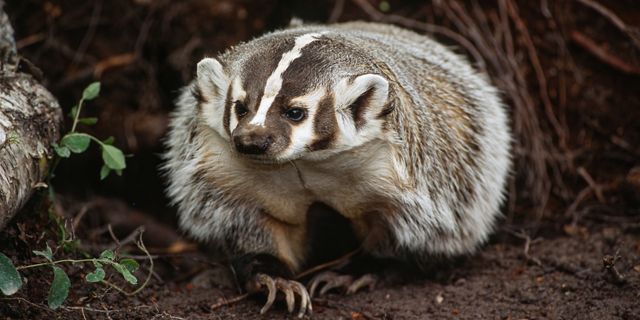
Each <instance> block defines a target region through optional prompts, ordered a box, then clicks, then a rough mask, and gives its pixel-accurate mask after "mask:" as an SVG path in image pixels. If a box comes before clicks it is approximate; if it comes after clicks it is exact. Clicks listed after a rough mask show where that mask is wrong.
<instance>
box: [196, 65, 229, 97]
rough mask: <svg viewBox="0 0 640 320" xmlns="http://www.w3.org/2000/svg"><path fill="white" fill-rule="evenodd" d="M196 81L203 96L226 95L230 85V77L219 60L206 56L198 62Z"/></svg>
mask: <svg viewBox="0 0 640 320" xmlns="http://www.w3.org/2000/svg"><path fill="white" fill-rule="evenodd" d="M196 83H197V85H198V88H199V89H200V94H202V96H203V98H205V99H207V98H215V97H220V96H224V94H225V91H226V89H227V87H228V86H229V77H228V76H227V74H226V73H225V72H224V68H223V67H222V65H221V64H220V62H218V60H216V59H214V58H204V59H202V61H200V62H198V71H197V75H196Z"/></svg>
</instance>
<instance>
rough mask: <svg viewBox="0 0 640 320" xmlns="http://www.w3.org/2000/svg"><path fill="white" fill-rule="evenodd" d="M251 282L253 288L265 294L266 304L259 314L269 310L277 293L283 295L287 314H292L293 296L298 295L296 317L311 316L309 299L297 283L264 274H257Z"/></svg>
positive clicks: (301, 286) (294, 300) (294, 302)
mask: <svg viewBox="0 0 640 320" xmlns="http://www.w3.org/2000/svg"><path fill="white" fill-rule="evenodd" d="M253 280H254V284H253V287H254V288H255V289H256V290H263V291H266V293H267V302H265V304H264V306H263V307H262V309H260V314H265V313H266V312H267V311H269V309H271V306H272V305H273V302H274V301H275V300H276V294H277V293H278V291H280V292H282V293H284V296H285V301H286V302H287V310H288V311H289V313H293V311H294V309H295V305H296V299H295V294H298V296H300V311H299V312H298V317H299V318H302V317H303V316H304V315H305V314H311V311H312V310H313V309H312V307H311V298H310V297H309V294H308V293H307V289H306V288H305V287H304V286H303V285H302V284H300V283H299V282H297V281H294V280H287V279H283V278H272V277H270V276H268V275H266V274H264V273H259V274H257V275H256V276H255V277H254V279H253Z"/></svg>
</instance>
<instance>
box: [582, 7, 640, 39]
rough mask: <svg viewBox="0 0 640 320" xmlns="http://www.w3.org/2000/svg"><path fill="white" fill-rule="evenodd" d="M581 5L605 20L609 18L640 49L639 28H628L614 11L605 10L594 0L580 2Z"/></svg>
mask: <svg viewBox="0 0 640 320" xmlns="http://www.w3.org/2000/svg"><path fill="white" fill-rule="evenodd" d="M578 2H580V3H581V4H583V5H585V6H587V7H589V8H591V9H593V10H595V11H597V12H598V13H600V14H601V15H603V16H604V17H605V18H607V19H608V20H609V21H611V23H613V25H614V26H616V27H617V28H618V29H620V31H622V32H624V33H626V34H627V35H628V36H629V38H631V40H632V41H633V44H635V46H636V47H638V48H640V31H639V30H638V29H637V28H632V27H629V26H627V24H626V23H624V22H623V21H622V19H620V17H618V16H617V15H616V14H615V13H613V11H611V10H609V9H607V8H605V7H604V6H603V5H601V4H599V3H597V2H595V1H593V0H578Z"/></svg>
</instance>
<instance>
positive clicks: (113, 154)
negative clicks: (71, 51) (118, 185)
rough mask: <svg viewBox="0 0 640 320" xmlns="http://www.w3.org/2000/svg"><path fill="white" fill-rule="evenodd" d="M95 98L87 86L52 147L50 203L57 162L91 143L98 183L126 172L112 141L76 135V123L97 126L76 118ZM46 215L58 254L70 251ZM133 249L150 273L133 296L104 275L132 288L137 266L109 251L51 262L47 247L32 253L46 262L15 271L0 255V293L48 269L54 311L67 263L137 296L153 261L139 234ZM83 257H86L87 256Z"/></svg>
mask: <svg viewBox="0 0 640 320" xmlns="http://www.w3.org/2000/svg"><path fill="white" fill-rule="evenodd" d="M99 94H100V83H99V82H94V83H91V84H90V85H89V86H87V87H86V88H85V89H84V91H83V93H82V98H81V99H80V101H79V102H78V104H77V105H76V106H74V107H73V108H71V111H70V113H69V117H70V118H71V119H73V125H72V127H71V131H69V132H68V133H67V134H65V135H64V136H63V137H62V139H60V142H59V143H54V144H53V148H54V150H55V152H56V155H57V157H54V158H55V159H54V161H53V164H52V165H51V167H50V170H49V175H48V183H47V185H48V187H49V198H50V199H51V200H52V202H55V192H54V191H53V188H52V186H51V179H52V178H53V176H54V172H55V169H56V167H57V165H58V163H59V162H60V159H62V158H68V157H70V156H71V154H72V153H83V152H85V151H86V150H87V149H88V148H89V145H90V143H91V141H94V142H95V143H96V144H97V145H98V146H99V147H100V149H101V151H102V161H103V165H102V169H101V170H100V179H101V180H102V179H105V178H106V177H107V176H108V175H109V173H110V172H111V171H114V172H115V173H116V174H118V175H120V174H122V170H124V169H125V168H126V163H125V157H124V154H123V153H122V151H121V150H120V149H118V148H116V147H114V146H113V140H114V139H113V137H110V138H108V139H105V140H102V141H101V140H99V139H97V138H96V137H94V136H92V135H89V134H86V133H81V132H77V131H76V128H77V125H78V124H79V123H82V124H85V125H94V124H96V123H97V122H98V119H97V118H80V113H81V112H82V107H83V105H84V103H85V102H87V101H90V100H93V99H95V98H96V97H98V95H99ZM48 213H49V216H50V218H51V220H52V221H54V222H55V225H56V226H57V227H56V232H57V233H58V234H59V236H60V241H59V242H58V247H59V248H60V249H61V251H62V252H70V251H74V250H75V248H76V246H77V243H78V241H77V240H75V239H73V236H71V235H70V234H69V232H68V231H67V229H66V227H65V224H64V221H63V219H62V218H61V217H60V216H59V215H57V214H56V213H55V210H54V207H53V206H52V205H49V206H48ZM136 245H137V246H138V248H139V249H140V250H141V251H143V252H144V253H145V254H146V255H147V257H148V258H149V261H150V270H151V271H150V272H149V274H148V275H147V278H146V280H145V281H144V283H143V284H142V285H141V286H139V287H138V288H137V289H136V290H134V291H133V292H128V291H126V290H124V289H122V288H120V287H118V286H116V285H115V284H113V283H111V282H109V281H107V280H106V276H107V272H106V270H105V268H107V267H110V268H112V269H114V270H115V271H117V272H118V273H119V274H120V275H122V277H123V278H124V280H126V281H127V282H128V283H130V284H132V285H136V284H137V283H138V279H137V278H136V277H135V276H134V274H133V273H134V272H135V271H136V270H137V269H138V268H139V264H138V262H137V261H135V260H133V259H128V258H123V259H121V258H119V257H118V256H117V254H116V253H115V252H114V251H112V250H105V251H103V252H102V253H101V254H100V256H99V257H97V258H86V259H59V260H54V254H53V251H52V250H51V247H49V245H48V244H47V246H46V248H45V249H44V250H41V251H38V250H34V251H33V253H34V254H35V255H38V256H41V257H43V258H44V259H46V261H45V262H42V263H36V264H30V265H24V266H18V267H15V266H14V264H13V262H12V261H11V259H10V258H9V257H7V256H6V255H5V254H3V253H2V252H0V292H2V293H3V294H4V295H7V296H8V295H13V294H15V293H16V292H17V291H18V290H19V289H20V288H21V287H22V278H21V276H20V273H19V270H24V269H31V268H51V270H52V271H53V280H52V281H51V287H50V288H49V295H48V298H47V302H48V305H49V307H50V308H51V309H57V308H59V307H60V306H61V305H62V304H63V303H64V301H65V300H66V299H67V296H68V294H69V287H70V286H71V281H70V279H69V277H68V276H67V274H66V272H65V271H64V269H62V268H60V267H59V266H58V265H60V264H64V263H70V264H74V265H75V264H79V263H85V264H89V263H91V264H92V265H93V267H94V270H93V271H92V272H90V273H88V274H87V275H86V276H85V278H84V279H85V281H86V282H88V283H98V282H99V283H102V284H105V285H107V286H109V287H111V288H113V289H115V290H117V291H119V292H121V293H123V294H126V295H134V294H136V293H138V292H140V290H142V289H143V288H144V287H145V286H146V285H147V283H148V282H149V280H150V279H151V274H152V270H153V259H151V256H150V255H149V252H148V251H147V249H146V248H145V246H144V243H143V242H142V232H140V239H139V241H138V242H137V243H136ZM85 256H87V257H90V255H85Z"/></svg>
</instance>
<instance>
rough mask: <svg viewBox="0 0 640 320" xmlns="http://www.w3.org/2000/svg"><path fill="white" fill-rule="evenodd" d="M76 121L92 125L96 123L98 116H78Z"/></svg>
mask: <svg viewBox="0 0 640 320" xmlns="http://www.w3.org/2000/svg"><path fill="white" fill-rule="evenodd" d="M78 122H79V123H82V124H85V125H88V126H92V125H94V124H96V123H98V118H95V117H89V118H80V119H78Z"/></svg>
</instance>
